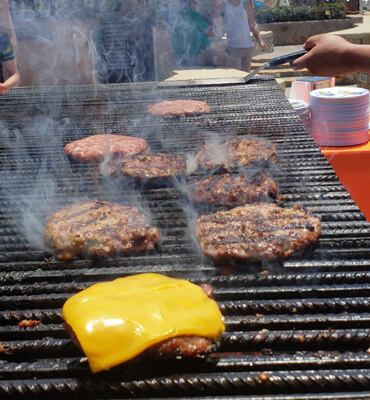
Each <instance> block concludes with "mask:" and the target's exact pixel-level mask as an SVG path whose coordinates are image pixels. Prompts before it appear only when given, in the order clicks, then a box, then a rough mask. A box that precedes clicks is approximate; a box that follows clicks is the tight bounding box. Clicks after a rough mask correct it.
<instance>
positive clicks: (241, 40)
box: [224, 0, 253, 49]
mask: <svg viewBox="0 0 370 400" xmlns="http://www.w3.org/2000/svg"><path fill="white" fill-rule="evenodd" d="M224 26H225V32H226V35H227V45H228V47H231V48H233V49H243V48H249V47H253V40H252V38H251V32H250V29H249V22H248V14H247V12H246V11H245V8H244V0H240V1H239V4H238V5H237V6H235V7H234V6H232V5H231V4H229V3H228V2H227V3H226V7H225V15H224Z"/></svg>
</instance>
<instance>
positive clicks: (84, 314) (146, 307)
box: [63, 274, 225, 373]
mask: <svg viewBox="0 0 370 400" xmlns="http://www.w3.org/2000/svg"><path fill="white" fill-rule="evenodd" d="M63 318H64V319H65V321H66V322H67V323H68V324H69V325H70V326H71V327H72V329H73V331H74V333H75V334H76V336H77V339H78V340H79V342H80V345H81V347H82V349H83V351H84V353H85V355H86V357H87V359H88V361H89V364H90V368H91V370H92V372H94V373H95V372H98V371H102V370H108V369H109V368H111V367H113V366H116V365H119V364H121V363H123V362H125V361H128V360H130V359H132V358H133V357H135V356H137V355H138V354H140V353H142V352H143V351H144V350H146V349H147V348H149V347H151V346H152V345H154V344H156V343H160V342H162V341H163V340H165V339H169V338H172V337H175V336H180V335H187V336H192V335H195V336H202V337H206V338H210V339H215V340H219V339H220V337H221V334H222V332H223V331H224V330H225V325H224V318H223V316H222V314H221V312H220V310H219V308H218V305H217V303H216V302H215V301H214V300H212V299H210V298H208V297H207V295H206V294H205V293H204V291H203V289H202V288H201V287H200V286H198V285H195V284H193V283H190V282H188V281H186V280H182V279H173V278H169V277H166V276H163V275H158V274H141V275H135V276H129V277H125V278H119V279H116V280H114V281H112V282H103V283H97V284H95V285H92V286H91V287H89V288H88V289H86V290H83V291H81V292H80V293H77V294H76V295H74V296H72V297H71V298H70V299H68V300H67V301H66V303H65V304H64V306H63Z"/></svg>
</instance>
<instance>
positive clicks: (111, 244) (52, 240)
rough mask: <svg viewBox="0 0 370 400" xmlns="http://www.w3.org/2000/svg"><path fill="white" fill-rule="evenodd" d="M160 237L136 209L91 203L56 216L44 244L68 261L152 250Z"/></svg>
mask: <svg viewBox="0 0 370 400" xmlns="http://www.w3.org/2000/svg"><path fill="white" fill-rule="evenodd" d="M160 237H161V233H160V231H159V230H158V229H157V228H152V227H151V226H150V225H149V221H148V219H147V217H146V216H145V215H144V214H142V213H141V212H140V211H139V210H138V209H137V208H136V207H128V206H121V205H119V204H114V203H108V202H104V201H97V200H90V201H87V202H85V203H82V204H74V205H71V206H69V207H67V208H65V209H63V210H59V211H57V212H56V213H54V214H53V215H52V216H51V217H50V219H49V221H48V223H47V225H46V230H45V234H44V245H45V247H46V249H47V250H48V251H50V252H52V253H55V254H56V256H57V257H58V258H60V259H65V260H68V259H71V258H73V257H75V256H85V257H102V256H109V255H114V254H123V253H136V252H141V251H145V250H150V249H153V248H154V246H155V245H156V244H157V243H158V242H159V240H160Z"/></svg>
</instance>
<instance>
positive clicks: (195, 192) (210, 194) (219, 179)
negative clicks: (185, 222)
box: [188, 172, 277, 206]
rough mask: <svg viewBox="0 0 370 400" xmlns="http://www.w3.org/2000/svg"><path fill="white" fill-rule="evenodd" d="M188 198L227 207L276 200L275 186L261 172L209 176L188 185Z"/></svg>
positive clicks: (273, 182) (271, 180)
mask: <svg viewBox="0 0 370 400" xmlns="http://www.w3.org/2000/svg"><path fill="white" fill-rule="evenodd" d="M188 196H189V198H191V199H192V200H196V201H201V202H208V203H213V204H215V205H227V206H232V205H242V204H247V203H255V202H261V201H262V202H268V200H274V199H276V196H277V185H276V183H275V181H274V180H273V179H271V178H269V177H268V176H267V175H265V174H264V173H262V172H250V173H248V174H243V175H231V174H223V175H211V176H209V177H208V178H205V179H203V180H201V181H198V182H196V183H194V184H193V185H190V186H189V190H188Z"/></svg>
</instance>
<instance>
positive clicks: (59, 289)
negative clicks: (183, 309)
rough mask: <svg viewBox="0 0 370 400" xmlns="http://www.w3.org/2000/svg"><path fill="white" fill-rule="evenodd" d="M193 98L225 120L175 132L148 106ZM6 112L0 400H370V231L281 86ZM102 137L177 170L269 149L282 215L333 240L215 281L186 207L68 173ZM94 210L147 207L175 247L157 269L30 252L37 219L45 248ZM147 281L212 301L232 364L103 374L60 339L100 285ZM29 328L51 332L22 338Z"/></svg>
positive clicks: (133, 94) (117, 91)
mask: <svg viewBox="0 0 370 400" xmlns="http://www.w3.org/2000/svg"><path fill="white" fill-rule="evenodd" d="M179 98H189V99H199V100H204V101H206V102H208V104H209V105H210V106H211V109H212V113H211V115H210V116H206V117H204V116H203V117H189V118H188V119H186V120H171V121H165V122H164V121H159V120H155V119H153V118H150V117H149V116H148V115H147V114H146V109H147V105H148V104H153V103H155V102H157V101H160V100H162V99H179ZM0 103H1V107H0V113H1V116H2V122H1V129H2V136H1V139H0V163H1V171H0V188H1V190H0V221H1V225H0V267H1V270H2V274H1V277H0V298H1V302H0V321H1V323H0V398H2V399H3V398H4V399H6V398H12V399H13V398H20V399H50V398H53V399H58V398H66V397H67V396H68V398H71V399H81V398H84V399H102V398H107V399H108V398H109V399H118V398H182V399H183V398H197V399H202V398H210V397H212V398H221V397H228V398H230V397H236V398H237V397H243V398H246V399H267V398H268V399H291V398H294V399H318V398H322V399H357V398H358V399H365V398H369V397H370V368H369V360H370V355H369V353H368V352H367V349H368V348H370V314H369V312H368V310H369V303H370V272H369V271H370V230H369V224H368V223H367V222H366V221H365V218H364V215H363V214H362V213H361V211H360V210H359V209H358V207H357V206H356V204H355V203H354V202H353V201H352V199H351V197H350V195H349V193H348V192H346V190H345V189H344V188H343V186H342V185H341V183H340V182H339V181H338V178H337V176H336V175H335V173H334V171H333V170H332V168H331V167H330V165H329V163H328V162H327V161H326V159H325V158H324V157H323V156H322V154H321V152H320V150H319V148H318V147H317V146H316V144H315V143H314V141H313V139H312V138H311V137H310V135H309V134H308V132H307V131H306V129H305V128H304V126H303V124H302V123H301V122H300V120H299V118H298V116H297V114H296V113H295V112H294V110H293V109H292V107H291V106H290V104H289V102H288V101H287V99H285V97H284V95H283V93H282V92H281V90H280V88H279V87H278V85H277V84H276V83H275V81H272V80H254V81H252V83H251V84H248V85H235V86H229V87H225V86H224V87H207V88H187V89H181V90H176V89H157V87H156V85H155V83H153V82H146V83H142V84H117V85H106V86H97V87H95V86H75V87H65V88H18V89H16V90H13V91H11V92H10V93H9V94H8V95H7V96H6V97H2V98H1V99H0ZM104 132H105V133H111V132H112V133H121V134H131V135H134V136H138V137H143V138H145V139H146V140H147V141H148V142H149V145H150V147H151V149H152V150H153V151H163V152H171V153H175V154H179V155H186V154H190V153H192V152H193V151H194V150H195V149H196V148H197V147H198V146H200V145H202V144H204V142H205V141H207V140H210V139H214V138H216V137H221V138H226V137H232V136H235V135H257V136H260V137H264V138H266V139H268V140H270V141H271V142H272V143H274V144H275V145H276V146H277V148H278V155H279V162H278V165H277V166H276V168H274V169H273V170H272V171H271V173H272V174H273V177H274V179H276V181H277V182H278V184H279V191H280V194H281V204H282V205H284V206H289V205H292V204H295V203H299V204H302V205H305V206H307V207H308V208H309V209H310V210H311V211H312V212H313V213H314V214H316V215H319V216H321V217H322V221H323V232H322V236H321V238H320V240H319V242H318V244H317V245H314V246H312V247H311V248H310V249H309V251H306V252H305V253H303V254H301V255H299V256H296V257H293V258H290V259H287V260H285V261H284V262H274V263H264V264H263V265H238V266H215V265H213V264H212V263H210V262H208V261H207V260H205V259H204V258H203V257H202V256H200V255H199V254H198V253H197V251H196V246H195V244H194V243H193V242H192V240H191V237H190V235H189V231H188V216H189V210H188V209H187V208H186V207H184V205H186V204H187V202H186V200H185V198H184V196H183V195H182V193H181V191H179V190H178V189H176V188H174V187H167V188H152V189H146V190H144V191H143V192H141V193H139V194H138V193H137V192H136V191H135V190H128V189H127V188H124V187H122V186H121V185H120V184H117V185H109V184H107V183H106V182H104V181H103V180H102V179H101V178H100V177H99V176H98V175H97V174H96V171H95V170H94V168H89V167H86V166H81V165H78V164H73V163H70V162H69V161H68V160H67V158H66V157H65V155H64V153H63V147H64V145H65V144H67V143H69V142H70V141H72V140H76V139H80V138H82V137H85V136H88V135H92V134H96V133H104ZM86 198H97V199H99V200H109V201H114V202H118V203H122V204H130V203H134V202H136V201H137V199H138V198H139V199H140V201H142V203H143V205H144V206H145V207H146V208H147V209H149V210H150V211H151V212H152V215H153V220H154V224H155V225H157V226H158V227H159V228H160V229H161V231H162V233H163V237H164V239H163V241H162V243H161V244H160V245H159V246H158V249H157V250H156V251H153V252H152V253H150V254H137V255H132V256H125V257H115V258H110V259H104V260H76V261H69V262H66V261H58V260H56V259H54V258H53V257H51V256H49V255H47V254H46V253H44V251H43V249H42V248H39V247H38V246H37V245H36V244H35V243H34V242H33V241H32V240H30V236H26V232H25V229H24V225H25V224H24V221H26V222H27V219H31V220H32V219H33V218H35V221H34V222H35V229H34V231H32V235H31V239H32V238H37V235H38V234H40V232H41V233H42V228H43V226H44V225H43V224H44V223H45V219H46V218H47V216H48V213H50V212H51V210H52V209H55V208H58V207H59V206H63V205H65V204H67V203H70V202H72V201H73V200H76V199H86ZM198 211H199V210H198ZM36 217H37V218H36ZM149 271H152V272H158V273H163V274H166V275H169V276H174V277H182V278H186V279H190V280H191V281H193V282H195V283H202V282H207V283H210V284H211V285H212V286H213V287H214V290H215V299H216V300H217V302H218V303H219V305H220V308H221V310H222V312H223V314H224V315H225V317H226V326H227V331H226V332H225V334H224V335H223V337H222V342H221V345H220V348H219V349H218V351H217V352H216V353H214V354H212V355H211V356H209V357H206V358H203V359H197V360H192V361H189V360H188V361H184V360H175V361H171V362H166V363H158V362H157V361H154V360H149V361H148V362H145V364H144V365H142V364H130V363H129V364H128V365H126V366H120V367H117V368H113V369H112V370H110V371H108V372H104V373H100V374H96V375H93V374H91V372H90V370H89V368H88V365H87V362H86V359H85V358H84V356H83V354H82V353H81V351H80V350H79V349H78V348H77V347H76V346H75V345H74V344H73V343H72V342H71V340H70V339H69V337H68V335H67V333H66V331H65V330H64V328H63V326H62V318H61V307H62V306H63V304H64V302H65V300H66V299H67V298H68V297H70V296H71V295H72V294H74V293H76V292H78V291H80V290H82V289H84V288H86V287H88V286H89V285H91V284H93V283H96V282H99V281H107V280H112V279H114V278H116V277H120V276H124V275H128V274H136V273H141V272H149ZM25 319H28V320H37V321H40V324H39V325H37V326H34V327H30V328H21V327H20V326H19V325H18V324H19V322H20V321H23V320H25Z"/></svg>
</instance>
